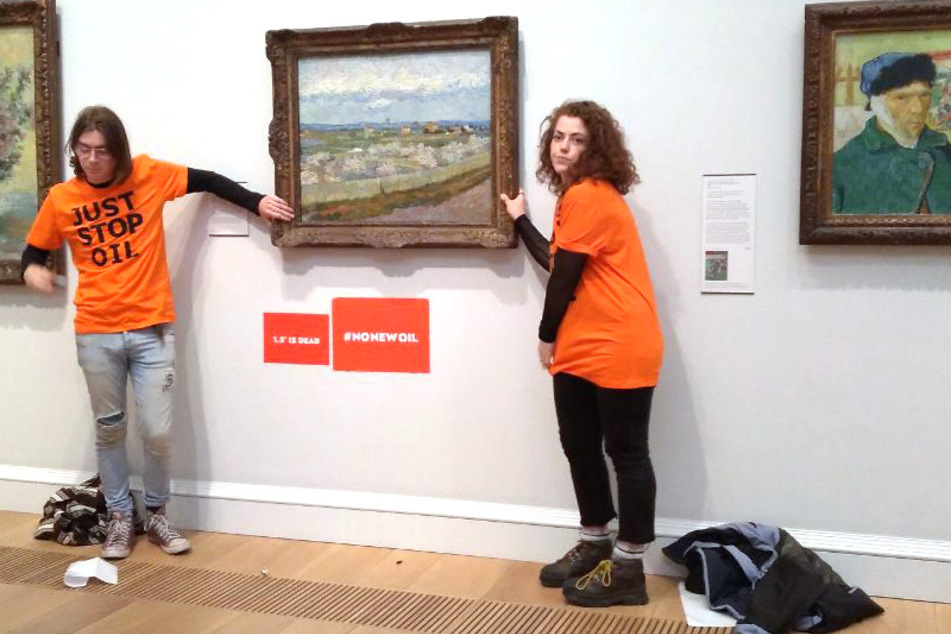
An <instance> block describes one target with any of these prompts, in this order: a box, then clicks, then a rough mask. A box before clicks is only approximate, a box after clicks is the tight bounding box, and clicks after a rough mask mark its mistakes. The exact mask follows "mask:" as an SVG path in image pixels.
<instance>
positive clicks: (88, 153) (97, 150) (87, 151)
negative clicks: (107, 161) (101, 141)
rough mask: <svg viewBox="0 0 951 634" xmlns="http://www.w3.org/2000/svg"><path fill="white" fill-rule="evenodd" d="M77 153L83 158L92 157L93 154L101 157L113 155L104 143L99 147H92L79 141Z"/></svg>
mask: <svg viewBox="0 0 951 634" xmlns="http://www.w3.org/2000/svg"><path fill="white" fill-rule="evenodd" d="M76 154H78V155H79V156H80V157H81V158H92V157H93V156H98V157H99V158H109V157H111V156H112V152H110V151H109V148H107V147H106V146H104V145H100V146H99V147H92V146H89V145H83V144H82V143H79V144H77V145H76Z"/></svg>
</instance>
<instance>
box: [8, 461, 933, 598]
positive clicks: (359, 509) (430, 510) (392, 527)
mask: <svg viewBox="0 0 951 634" xmlns="http://www.w3.org/2000/svg"><path fill="white" fill-rule="evenodd" d="M89 475H90V474H88V473H82V472H78V471H68V470H59V469H41V468H34V467H20V466H15V465H0V509H4V510H11V511H23V512H35V513H38V514H39V513H40V511H41V509H42V507H43V503H44V502H45V501H46V499H47V498H48V497H49V496H50V495H51V494H52V492H53V491H54V490H55V488H57V487H59V486H63V485H65V484H75V483H77V482H80V481H82V480H84V479H85V478H87V477H89ZM136 484H137V483H136V482H135V481H133V486H135V485H136ZM172 492H173V497H175V500H174V503H173V504H172V505H170V514H171V515H172V516H173V518H174V519H175V520H176V521H177V522H178V523H179V524H180V525H182V526H184V527H187V528H193V529H196V530H206V531H218V532H224V533H234V534H242V535H261V536H268V537H281V538H288V539H303V540H310V541H322V542H336V543H346V544H358V545H363V546H379V547H386V548H400V549H407V550H422V551H430V552H440V553H452V554H461V555H474V556H479V557H497V558H503V559H516V560H524V561H539V562H541V561H548V560H550V559H553V558H555V557H557V556H559V555H560V554H562V553H563V552H564V550H566V549H567V548H568V547H570V545H571V544H573V543H574V541H575V540H576V539H577V534H576V527H577V525H578V515H577V512H576V511H573V510H568V509H557V508H546V507H538V506H524V505H515V504H499V503H492V502H477V501H468V500H452V499H443V498H429V497H417V496H407V495H389V494H383V493H366V492H356V491H336V490H326V489H309V488H302V487H278V486H269V485H255V484H240V483H234V482H200V481H184V480H176V481H173V483H172ZM745 519H746V518H738V521H742V520H745ZM712 524H713V523H712V522H703V521H691V520H680V519H669V518H658V519H657V521H656V531H657V538H658V539H657V546H659V547H655V548H652V549H651V550H650V555H649V557H648V560H647V566H646V567H647V569H648V572H651V573H653V574H662V575H667V576H682V575H683V573H684V571H683V569H682V568H680V567H679V566H677V565H675V564H672V563H671V562H669V561H668V560H667V559H666V558H664V556H663V554H662V553H661V549H660V547H663V546H666V545H667V544H669V543H671V542H672V541H674V540H675V539H677V538H679V537H680V536H682V535H684V534H685V533H688V532H690V531H692V530H696V529H698V528H703V527H706V526H710V525H712ZM786 530H788V531H789V532H790V533H791V534H792V535H793V536H794V537H795V538H796V539H797V540H798V541H799V542H800V543H801V544H802V545H803V546H805V547H807V548H810V549H812V550H814V551H816V552H817V553H819V554H820V555H821V556H822V557H823V558H824V559H825V560H826V561H827V562H829V564H831V565H832V567H833V568H834V569H835V570H836V571H837V572H838V573H839V574H840V575H841V576H842V577H843V578H844V579H845V580H846V581H848V582H849V583H851V584H854V585H857V586H859V587H861V588H862V589H864V590H865V591H866V592H868V593H869V594H871V595H874V596H887V597H896V598H904V599H916V600H923V601H936V602H943V603H951V542H949V541H938V540H925V539H912V538H903V537H886V536H879V535H862V534H852V533H837V532H829V531H815V530H799V529H794V528H787V529H786Z"/></svg>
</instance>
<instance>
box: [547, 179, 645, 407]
mask: <svg viewBox="0 0 951 634" xmlns="http://www.w3.org/2000/svg"><path fill="white" fill-rule="evenodd" d="M557 249H564V250H566V251H573V252H575V253H584V254H586V255H587V256H588V258H587V261H586V262H585V266H584V269H583V271H582V274H581V280H580V281H579V282H578V286H577V288H576V289H575V301H572V302H571V303H570V304H569V307H568V311H567V312H566V313H565V317H564V319H563V320H562V322H561V326H560V327H559V328H558V334H557V336H556V338H555V352H554V360H553V363H552V365H551V367H550V368H549V371H550V372H551V374H557V373H559V372H566V373H568V374H573V375H575V376H579V377H581V378H583V379H587V380H588V381H591V382H592V383H594V384H595V385H598V386H600V387H605V388H619V389H631V388H638V387H648V386H653V385H657V377H658V375H659V374H660V365H661V358H662V356H663V351H664V340H663V335H662V334H661V330H660V323H659V322H658V319H657V306H656V303H655V301H654V290H653V287H652V286H651V281H650V276H649V274H648V271H647V262H646V261H645V259H644V250H643V249H642V248H641V240H640V236H639V235H638V232H637V226H636V225H635V224H634V217H633V216H632V215H631V210H630V209H629V208H628V206H627V203H626V202H625V201H624V197H623V196H621V194H620V193H619V192H618V191H617V190H616V189H615V188H614V187H613V186H612V185H611V184H610V183H607V182H604V181H595V180H591V179H586V180H583V181H581V182H580V183H578V184H576V185H573V186H572V187H570V188H569V189H568V191H566V192H565V193H564V194H563V195H562V196H561V198H560V199H559V200H558V206H557V208H556V209H555V223H554V231H553V236H552V241H551V253H552V255H554V253H555V251H556V250H557ZM553 265H554V258H552V266H553Z"/></svg>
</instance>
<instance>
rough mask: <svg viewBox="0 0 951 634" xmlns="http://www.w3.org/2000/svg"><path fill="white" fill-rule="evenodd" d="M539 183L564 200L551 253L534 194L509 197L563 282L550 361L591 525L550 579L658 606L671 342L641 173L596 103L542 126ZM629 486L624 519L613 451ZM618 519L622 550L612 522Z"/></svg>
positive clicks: (521, 224) (548, 296)
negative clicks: (639, 216)
mask: <svg viewBox="0 0 951 634" xmlns="http://www.w3.org/2000/svg"><path fill="white" fill-rule="evenodd" d="M542 127H543V128H544V132H543V133H542V136H541V142H540V144H539V150H540V151H539V163H540V166H539V168H538V170H537V172H536V176H537V177H538V180H539V181H540V182H543V183H547V185H548V188H549V189H550V190H551V191H552V192H553V193H555V194H556V195H557V196H558V202H557V205H556V207H555V218H554V227H553V232H552V239H551V242H549V241H548V240H546V239H545V238H544V236H542V235H541V234H540V233H539V232H538V230H536V229H535V227H534V226H533V225H532V223H531V221H530V220H529V219H528V217H527V216H526V215H525V194H524V192H522V191H519V193H518V195H517V196H516V197H515V198H510V197H509V196H507V195H505V194H502V196H501V198H502V201H503V202H504V203H505V207H506V211H508V214H509V215H510V216H511V217H512V219H513V220H514V221H515V226H516V230H517V231H518V233H519V235H520V236H521V237H522V240H523V241H524V243H525V246H526V248H527V249H528V251H529V253H530V254H531V255H532V257H533V258H534V259H535V260H536V261H537V262H538V263H539V265H541V266H542V267H543V268H544V269H545V270H549V271H551V276H550V277H549V280H548V286H547V290H546V293H545V307H544V310H543V313H542V319H541V324H540V325H539V328H538V338H539V343H538V355H539V361H540V362H541V364H542V366H543V367H544V368H546V369H547V370H548V372H549V373H550V374H551V375H552V377H553V383H554V396H555V411H556V413H557V417H558V429H559V435H560V437H561V444H562V448H563V449H564V452H565V455H566V456H567V458H568V464H569V466H570V469H571V479H572V483H573V484H574V489H575V497H576V499H577V501H578V508H579V511H580V515H581V540H580V541H579V542H578V544H577V545H576V546H575V547H574V548H572V549H571V550H570V551H568V553H567V554H565V556H564V557H562V558H561V559H559V560H557V561H555V562H554V563H551V564H548V565H547V566H544V567H543V568H542V569H541V574H540V579H541V583H542V585H544V586H548V587H558V586H561V587H562V589H563V592H564V595H565V597H566V599H567V600H568V602H569V603H574V604H576V605H584V606H592V607H604V606H609V605H615V604H628V605H639V604H644V603H647V591H646V587H645V579H644V565H643V556H644V552H645V550H646V549H647V546H648V545H649V544H650V542H652V541H653V540H654V499H655V496H656V490H657V487H656V482H655V479H654V470H653V466H652V465H651V459H650V452H649V450H648V420H649V418H650V407H651V397H652V396H653V392H654V387H655V386H656V385H657V377H658V374H659V371H660V365H661V357H662V354H663V337H662V335H661V330H660V324H659V322H658V319H657V307H656V303H655V301H654V292H653V288H652V286H651V281H650V277H649V275H648V271H647V263H646V262H645V260H644V252H643V250H642V248H641V242H640V238H639V236H638V232H637V227H636V225H635V224H634V218H633V216H632V214H631V210H630V208H629V207H628V206H627V203H626V202H625V200H624V197H623V195H624V194H626V193H627V192H628V191H629V190H630V188H631V186H632V185H633V184H635V183H636V182H638V180H639V179H638V176H637V170H636V169H635V167H634V161H633V159H632V158H631V154H630V152H629V151H628V150H627V148H626V147H625V144H624V135H623V133H622V131H621V129H620V126H619V125H618V123H617V121H616V120H615V119H614V117H612V116H611V113H609V112H608V111H607V110H605V109H604V108H603V107H601V106H599V105H598V104H596V103H593V102H591V101H577V102H568V103H564V104H562V105H561V106H559V107H557V108H555V110H554V111H553V112H552V113H551V114H550V115H549V116H548V117H547V118H546V119H545V121H544V122H543V123H542ZM605 451H606V452H607V454H608V455H609V456H610V457H611V461H612V462H613V464H614V470H615V474H616V477H617V488H618V510H619V513H615V509H614V503H613V500H612V496H611V486H610V481H609V474H608V469H607V463H606V461H605V458H604V452H605ZM615 517H617V518H618V533H617V543H615V544H612V539H611V534H610V531H609V530H608V522H610V521H611V520H612V519H614V518H615Z"/></svg>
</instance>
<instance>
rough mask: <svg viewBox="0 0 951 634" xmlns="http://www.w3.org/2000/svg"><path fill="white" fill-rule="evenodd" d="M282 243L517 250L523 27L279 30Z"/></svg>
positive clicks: (274, 35)
mask: <svg viewBox="0 0 951 634" xmlns="http://www.w3.org/2000/svg"><path fill="white" fill-rule="evenodd" d="M266 40H267V56H268V59H269V60H270V61H271V67H272V74H273V84H274V118H273V120H272V122H271V127H270V135H269V141H270V153H271V157H272V158H273V159H274V163H275V180H276V186H275V189H276V192H277V195H279V196H281V197H282V198H284V199H285V200H287V201H288V203H290V205H291V206H292V207H293V208H294V209H295V212H296V216H295V218H294V220H293V221H292V222H290V223H273V225H272V229H271V231H272V233H271V240H272V242H273V243H274V244H275V245H277V246H282V247H300V246H351V247H353V246H359V247H484V248H511V247H514V246H515V245H516V238H515V231H514V227H513V225H512V222H511V220H510V219H509V217H508V215H507V214H506V213H505V210H504V208H503V207H502V204H501V202H500V201H499V194H500V193H501V192H507V193H508V192H511V193H514V192H517V191H518V22H517V20H516V18H511V17H492V18H485V19H482V20H471V21H459V22H433V23H422V24H402V23H390V24H374V25H371V26H366V27H351V28H340V29H314V30H280V31H269V32H268V33H267V37H266Z"/></svg>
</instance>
